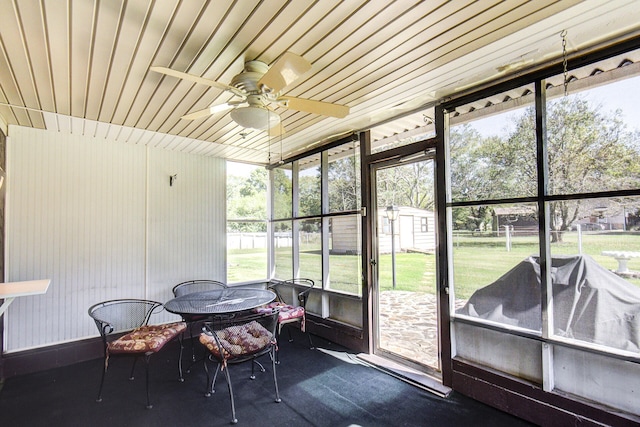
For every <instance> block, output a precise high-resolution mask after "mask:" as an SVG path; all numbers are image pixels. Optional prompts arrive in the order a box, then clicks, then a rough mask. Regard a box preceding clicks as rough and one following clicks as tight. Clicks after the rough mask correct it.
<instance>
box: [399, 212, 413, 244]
mask: <svg viewBox="0 0 640 427" xmlns="http://www.w3.org/2000/svg"><path fill="white" fill-rule="evenodd" d="M414 247H415V244H414V241H413V215H400V250H401V251H402V250H406V249H412V248H414Z"/></svg>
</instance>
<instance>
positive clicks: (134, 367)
mask: <svg viewBox="0 0 640 427" xmlns="http://www.w3.org/2000/svg"><path fill="white" fill-rule="evenodd" d="M137 361H138V356H136V357H134V358H133V364H132V365H131V374H129V381H133V380H134V378H135V377H134V376H133V371H135V369H136V362H137Z"/></svg>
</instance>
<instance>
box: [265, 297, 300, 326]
mask: <svg viewBox="0 0 640 427" xmlns="http://www.w3.org/2000/svg"><path fill="white" fill-rule="evenodd" d="M276 307H278V308H280V313H278V323H280V324H282V323H288V322H292V321H297V320H300V321H301V324H300V329H301V330H302V331H303V332H304V330H305V328H304V323H305V322H304V320H305V314H304V307H302V306H297V307H294V306H292V305H290V304H285V303H283V302H277V301H276V302H272V303H269V304H267V305H265V306H264V307H260V308H258V309H256V311H258V312H259V313H265V312H266V313H269V312H270V311H271V309H273V308H276Z"/></svg>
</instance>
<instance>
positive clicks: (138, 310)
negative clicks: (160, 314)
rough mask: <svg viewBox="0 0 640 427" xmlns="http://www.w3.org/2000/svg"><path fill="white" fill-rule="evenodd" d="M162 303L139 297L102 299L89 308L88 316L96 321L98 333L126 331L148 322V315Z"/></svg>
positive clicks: (106, 334) (104, 335)
mask: <svg viewBox="0 0 640 427" xmlns="http://www.w3.org/2000/svg"><path fill="white" fill-rule="evenodd" d="M158 307H162V303H160V302H157V301H149V300H141V299H117V300H110V301H103V302H100V303H97V304H94V305H92V306H91V307H90V308H89V316H91V318H92V319H93V320H94V321H95V322H96V326H97V328H98V330H99V331H100V335H102V337H103V338H106V337H107V336H108V335H110V334H114V333H119V332H126V331H130V330H133V329H136V328H139V327H140V326H144V325H146V324H147V323H148V322H149V317H151V314H152V313H153V312H154V310H156V309H157V308H158Z"/></svg>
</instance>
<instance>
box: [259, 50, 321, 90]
mask: <svg viewBox="0 0 640 427" xmlns="http://www.w3.org/2000/svg"><path fill="white" fill-rule="evenodd" d="M310 69H311V64H310V63H309V61H307V60H306V59H304V58H303V57H302V56H300V55H296V54H295V53H291V52H285V53H284V55H282V56H281V57H280V58H278V60H277V61H276V62H275V63H274V64H273V65H272V66H271V67H270V68H269V71H267V72H266V73H265V74H264V76H262V78H261V79H260V80H259V81H258V87H259V88H260V90H262V91H263V92H265V93H271V92H276V93H277V92H280V91H281V90H282V89H284V88H285V87H286V86H288V85H290V84H291V83H292V82H293V81H294V80H297V79H298V77H300V76H301V75H303V74H304V73H306V72H307V71H309V70H310Z"/></svg>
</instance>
